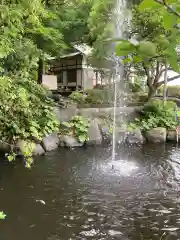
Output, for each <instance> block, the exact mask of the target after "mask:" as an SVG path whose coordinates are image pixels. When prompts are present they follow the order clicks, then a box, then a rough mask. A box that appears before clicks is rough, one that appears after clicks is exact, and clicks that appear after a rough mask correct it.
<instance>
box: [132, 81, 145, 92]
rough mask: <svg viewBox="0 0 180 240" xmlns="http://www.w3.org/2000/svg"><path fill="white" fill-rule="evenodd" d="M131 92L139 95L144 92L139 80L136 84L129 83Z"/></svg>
mask: <svg viewBox="0 0 180 240" xmlns="http://www.w3.org/2000/svg"><path fill="white" fill-rule="evenodd" d="M129 90H130V91H131V92H133V93H137V92H143V87H142V85H141V82H140V81H138V79H137V80H135V81H134V82H130V83H129Z"/></svg>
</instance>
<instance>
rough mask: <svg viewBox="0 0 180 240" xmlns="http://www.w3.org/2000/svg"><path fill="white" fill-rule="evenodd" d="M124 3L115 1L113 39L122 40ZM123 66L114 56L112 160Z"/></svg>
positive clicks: (121, 97) (121, 92) (122, 98)
mask: <svg viewBox="0 0 180 240" xmlns="http://www.w3.org/2000/svg"><path fill="white" fill-rule="evenodd" d="M125 9H126V2H125V1H124V0H117V3H116V8H115V11H114V12H115V36H114V39H124V28H125ZM123 76H124V65H123V61H122V58H120V57H117V56H115V76H114V111H113V140H112V160H113V161H114V160H115V157H116V112H117V96H118V95H119V96H120V103H119V104H120V107H124V97H123V95H124V94H123V92H124V83H123V82H124V81H123Z"/></svg>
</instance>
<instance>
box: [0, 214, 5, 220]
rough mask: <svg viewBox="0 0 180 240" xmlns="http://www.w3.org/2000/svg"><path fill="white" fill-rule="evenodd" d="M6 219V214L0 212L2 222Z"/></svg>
mask: <svg viewBox="0 0 180 240" xmlns="http://www.w3.org/2000/svg"><path fill="white" fill-rule="evenodd" d="M5 218H6V214H4V212H0V220H4V219H5Z"/></svg>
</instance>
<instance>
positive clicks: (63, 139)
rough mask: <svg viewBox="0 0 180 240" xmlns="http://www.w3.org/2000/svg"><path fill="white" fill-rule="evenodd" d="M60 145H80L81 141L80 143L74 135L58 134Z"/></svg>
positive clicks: (81, 144)
mask: <svg viewBox="0 0 180 240" xmlns="http://www.w3.org/2000/svg"><path fill="white" fill-rule="evenodd" d="M59 146H60V147H81V146H83V143H80V142H79V141H78V139H77V138H76V137H74V136H68V135H63V136H60V142H59Z"/></svg>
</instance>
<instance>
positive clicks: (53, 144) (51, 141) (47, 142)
mask: <svg viewBox="0 0 180 240" xmlns="http://www.w3.org/2000/svg"><path fill="white" fill-rule="evenodd" d="M58 145H59V136H58V134H57V133H51V134H49V135H48V136H46V137H45V138H44V139H43V141H42V147H43V148H44V150H45V151H46V152H49V151H52V150H54V149H56V148H58Z"/></svg>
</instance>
